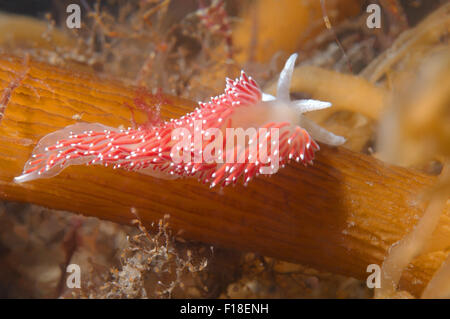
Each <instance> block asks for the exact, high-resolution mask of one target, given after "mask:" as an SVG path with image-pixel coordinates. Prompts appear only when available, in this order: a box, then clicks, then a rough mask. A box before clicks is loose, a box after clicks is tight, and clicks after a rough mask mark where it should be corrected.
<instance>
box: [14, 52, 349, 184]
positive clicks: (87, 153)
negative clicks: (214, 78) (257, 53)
mask: <svg viewBox="0 0 450 319" xmlns="http://www.w3.org/2000/svg"><path fill="white" fill-rule="evenodd" d="M296 58H297V54H293V55H291V56H290V58H289V59H288V60H287V62H286V64H285V66H284V69H283V70H282V72H281V74H280V78H279V81H278V87H277V96H276V97H274V96H272V95H269V94H266V93H263V92H262V91H261V89H260V88H259V86H258V84H257V83H256V82H255V81H254V80H253V79H252V78H251V77H249V76H247V75H246V74H245V72H243V71H242V72H241V77H240V78H238V79H236V80H234V81H233V80H230V79H226V88H225V92H224V94H222V95H220V96H217V97H213V98H211V101H210V102H208V103H203V102H199V107H197V108H196V109H195V110H194V111H193V112H191V113H189V114H186V115H184V116H182V117H181V118H178V119H171V120H170V121H165V122H162V121H161V122H160V123H159V124H155V125H154V126H152V127H140V128H136V129H135V128H128V129H125V130H120V129H117V128H113V127H108V126H105V125H102V124H98V123H77V124H74V125H70V126H67V127H65V128H64V129H62V130H59V131H56V132H53V133H50V134H48V135H46V136H45V137H43V138H42V139H41V140H40V141H39V143H38V144H37V146H36V147H35V149H34V150H33V154H32V156H31V158H30V160H28V162H27V163H26V164H25V167H24V170H23V173H22V175H21V176H18V177H16V178H15V179H14V181H15V182H17V183H22V182H27V181H31V180H34V179H38V178H48V177H52V176H55V175H57V174H59V173H60V172H61V171H62V170H63V169H64V168H65V167H67V166H70V165H79V164H87V165H93V164H101V165H104V166H109V165H110V166H112V167H113V168H120V169H127V170H131V171H136V172H139V173H143V174H148V175H151V176H153V177H157V178H176V177H188V176H192V177H196V178H198V179H199V180H200V181H201V182H203V183H209V184H210V186H211V187H214V186H216V185H221V186H226V185H229V184H233V183H236V182H237V181H238V180H242V181H243V183H244V184H247V183H248V182H249V181H250V180H251V179H252V178H253V177H254V176H257V175H259V174H261V173H263V172H264V173H263V174H269V175H270V174H273V173H275V172H276V171H277V169H278V168H276V169H275V168H274V166H275V165H274V164H275V163H274V162H273V160H272V161H271V159H273V157H269V159H268V161H262V160H259V158H260V154H259V152H260V149H259V148H258V147H252V146H254V145H255V144H256V143H258V144H259V146H261V145H262V144H264V143H263V142H265V144H267V143H268V145H269V150H268V152H269V154H271V153H270V152H272V154H276V155H277V160H278V164H279V166H281V167H283V166H284V165H285V164H286V163H287V162H289V161H291V160H296V161H298V162H302V163H304V164H305V165H306V164H312V160H313V158H314V153H315V152H316V151H317V150H319V145H318V144H317V143H316V142H322V143H326V144H329V145H340V144H342V143H344V142H345V139H344V138H343V137H340V136H336V135H334V134H333V133H331V132H328V131H327V130H325V129H324V128H322V127H320V126H318V125H317V124H315V123H313V122H312V121H311V120H309V119H308V118H306V117H304V116H303V113H305V112H309V111H314V110H319V109H323V108H327V107H330V106H331V103H328V102H322V101H317V100H293V101H292V100H291V99H290V96H289V86H290V82H291V79H292V73H293V70H294V64H295V60H296ZM198 123H199V124H201V125H200V128H199V126H198ZM230 128H242V129H243V130H248V129H254V132H256V133H254V134H253V135H251V134H250V135H249V138H247V139H245V142H244V143H242V142H241V143H240V144H239V143H237V145H234V144H235V143H229V142H230V141H229V140H227V138H226V137H225V139H223V140H219V139H218V134H217V131H216V133H215V134H208V133H209V132H214V131H211V129H216V130H218V131H219V135H222V134H221V133H222V132H225V131H227V129H230ZM261 129H265V130H266V131H263V132H265V133H264V134H261ZM274 129H276V130H277V131H276V132H277V140H276V141H272V140H273V137H274V136H273V135H274V134H272V132H274V131H273V130H274ZM175 131H177V132H178V133H179V135H181V136H183V138H191V137H192V136H194V135H195V134H197V133H199V132H197V131H200V132H201V134H202V144H201V149H200V152H199V151H198V150H195V149H194V143H193V142H190V143H189V144H188V146H189V147H186V144H184V145H185V146H181V147H180V146H177V145H181V144H179V143H180V142H179V141H178V140H177V138H176V136H175V135H174V132H175ZM180 132H181V133H180ZM248 132H251V131H248ZM208 135H209V136H208ZM227 136H228V135H227ZM208 137H209V141H208ZM220 137H221V138H223V137H222V136H220ZM205 138H206V140H207V141H205ZM232 139H233V140H234V139H235V137H234V136H233V137H232ZM218 141H219V143H220V145H221V146H223V151H222V150H219V151H217V150H216V151H214V152H213V153H214V154H215V160H214V161H211V160H209V161H206V160H203V159H201V158H202V156H200V157H199V156H198V155H199V153H202V152H203V151H206V150H207V149H208V147H209V148H211V145H212V144H213V143H214V145H215V146H217V145H218V144H217V142H218ZM228 145H231V146H228ZM180 151H181V152H182V153H184V154H183V156H182V157H181V160H179V159H177V160H176V161H175V160H174V152H180ZM194 153H195V154H194ZM230 153H231V154H233V156H234V157H232V158H234V159H235V160H234V161H227V159H228V157H226V156H227V155H229V154H230ZM187 154H188V155H192V156H188V157H185V155H187ZM199 158H200V160H199ZM277 167H278V166H277ZM264 169H266V170H265V171H264ZM241 177H242V178H241Z"/></svg>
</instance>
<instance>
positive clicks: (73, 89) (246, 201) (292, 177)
mask: <svg viewBox="0 0 450 319" xmlns="http://www.w3.org/2000/svg"><path fill="white" fill-rule="evenodd" d="M0 92H1V95H0V97H1V100H2V101H3V103H4V104H5V105H4V114H3V115H4V116H3V119H2V120H1V122H0V198H1V199H4V200H13V201H25V202H30V203H36V204H39V205H43V206H46V207H50V208H54V209H63V210H68V211H73V212H78V213H82V214H85V215H90V216H96V217H99V218H103V219H108V220H112V221H115V222H119V223H130V221H131V220H132V219H134V218H135V216H134V215H133V214H132V213H131V208H133V207H134V208H135V209H136V210H137V212H138V214H139V215H140V217H141V219H142V220H143V221H144V222H145V223H151V222H154V221H157V220H158V219H160V218H162V217H163V216H164V215H165V214H170V225H171V227H172V228H173V229H174V232H175V233H176V232H179V231H181V235H182V236H183V237H184V238H187V239H195V240H199V241H203V242H207V243H212V244H215V245H220V246H224V247H230V248H236V249H240V250H246V251H254V252H257V253H260V254H263V255H267V256H273V257H277V258H280V259H283V260H288V261H293V262H299V263H304V264H307V265H311V266H313V267H316V268H318V269H323V270H327V271H330V272H334V273H339V274H345V275H348V276H354V277H357V278H361V279H364V278H366V277H367V275H368V274H367V273H366V268H367V266H368V265H369V264H372V263H376V264H379V265H381V263H382V260H383V258H384V256H385V254H386V251H387V249H388V248H389V247H390V246H391V245H392V244H393V243H394V242H396V241H398V240H400V239H401V238H402V237H403V236H404V235H405V234H406V233H407V232H409V231H410V230H411V228H412V227H413V226H414V224H415V223H416V221H417V220H418V217H420V215H421V214H422V213H423V207H422V206H420V205H419V204H418V203H420V199H419V196H420V195H421V194H422V192H423V190H424V189H426V188H427V187H428V186H430V185H432V184H433V183H434V182H435V178H434V177H429V176H426V175H423V174H419V173H417V172H414V171H411V170H407V169H403V168H399V167H394V166H388V165H386V164H384V163H382V162H380V161H378V160H376V159H374V158H372V157H370V156H367V155H363V154H358V153H354V152H351V151H349V150H346V149H345V148H343V147H339V148H330V147H327V146H325V145H321V148H322V149H321V151H319V152H318V153H317V159H316V161H315V164H314V166H312V167H311V166H309V167H304V166H303V165H300V164H296V163H293V164H290V165H287V167H286V168H284V169H281V170H280V171H279V172H278V173H277V174H275V175H274V176H273V177H270V178H267V177H259V178H256V179H255V180H253V181H252V182H251V183H250V184H249V186H247V187H244V186H242V184H241V183H238V185H236V186H235V187H226V188H223V189H220V188H215V189H210V188H209V187H208V185H202V184H200V183H198V182H197V181H196V180H195V179H176V180H163V179H156V178H153V177H150V176H146V175H141V174H138V173H131V172H128V171H124V170H113V169H111V168H105V167H102V166H89V167H87V166H71V167H69V168H67V169H66V170H64V171H63V172H62V173H61V174H60V175H58V176H56V177H54V178H51V179H40V180H36V181H32V182H29V183H23V184H15V183H14V182H13V178H14V177H15V176H18V175H20V174H21V172H22V169H23V165H24V163H25V162H26V160H27V159H28V158H29V156H30V154H31V151H32V149H33V148H34V146H35V145H36V143H37V141H38V140H39V139H40V138H42V137H43V136H45V135H46V134H48V133H50V132H53V131H55V130H58V129H61V128H63V127H65V126H67V125H70V124H74V123H76V122H77V121H85V122H97V123H102V124H105V125H109V126H113V127H119V126H121V125H123V126H129V125H130V119H131V117H132V116H131V114H132V111H131V109H130V107H131V108H134V109H135V106H134V99H135V98H136V97H139V96H141V97H142V91H141V90H139V89H136V88H132V87H127V86H125V85H123V84H121V83H120V82H118V81H113V80H111V79H107V78H100V77H98V76H95V75H93V74H88V73H79V72H77V71H75V70H69V69H67V70H66V69H61V68H56V67H53V66H50V65H47V64H43V63H37V62H33V61H32V60H28V59H22V58H17V57H12V56H0ZM146 103H147V104H153V105H159V106H160V109H161V116H162V117H163V118H164V119H168V118H173V117H179V116H181V115H182V114H185V113H187V112H189V111H190V110H192V109H193V108H194V107H195V105H196V104H195V103H194V102H191V101H187V100H183V99H179V98H176V97H172V96H167V95H162V94H156V95H150V96H149V97H146ZM133 113H135V118H136V120H137V121H138V122H140V123H143V122H144V121H145V119H146V118H145V114H144V113H143V112H142V111H141V110H137V109H135V110H134V111H133ZM449 215H450V214H449V207H448V205H447V210H446V212H445V213H444V214H443V216H442V217H441V220H440V225H439V226H438V229H437V230H436V231H435V234H434V237H433V239H432V241H431V242H430V244H429V248H428V251H430V253H428V254H426V255H424V256H423V257H420V258H419V259H417V260H416V261H415V262H414V264H413V265H412V267H410V268H409V269H408V271H406V272H405V274H404V276H403V281H402V288H403V289H407V290H409V291H411V292H413V293H415V294H418V293H419V292H420V291H421V290H422V289H423V287H424V285H425V284H426V283H427V282H428V280H429V279H430V277H431V275H432V274H433V273H434V271H435V270H436V269H437V268H438V267H439V265H440V263H441V262H442V259H443V258H445V254H444V253H443V252H442V251H440V250H441V249H444V248H445V247H447V244H448V242H447V241H448V238H450V216H449Z"/></svg>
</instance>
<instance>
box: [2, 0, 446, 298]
mask: <svg viewBox="0 0 450 319" xmlns="http://www.w3.org/2000/svg"><path fill="white" fill-rule="evenodd" d="M72 2H76V1H72ZM70 3H71V1H55V2H54V3H52V4H51V5H49V6H48V7H46V8H41V10H37V12H35V13H33V15H34V16H30V15H28V16H25V15H18V14H17V13H16V14H14V13H7V12H0V199H1V200H2V203H1V206H0V269H2V271H1V272H0V296H2V297H24V296H25V297H47V298H49V297H65V298H71V297H75V298H167V297H204V298H217V297H222V298H230V297H231V298H232V297H241V298H244V297H253V298H255V297H265V298H279V297H285V298H315V297H316V298H325V297H332V298H336V297H338V298H347V297H358V298H371V297H375V298H420V297H422V298H448V297H450V275H449V272H450V255H449V249H450V202H449V197H450V167H449V165H450V163H449V155H450V125H449V123H450V103H449V102H450V72H449V71H450V47H449V30H450V4H449V3H448V2H447V1H415V2H414V4H411V3H408V1H397V0H383V1H379V2H377V3H378V4H379V8H380V9H381V10H382V13H383V15H382V19H381V27H380V28H370V27H369V26H368V24H367V23H368V21H369V20H370V19H372V18H373V16H371V12H370V11H367V10H366V8H367V7H368V5H369V4H370V1H362V0H361V1H360V0H341V1H338V0H327V1H316V0H310V1H308V0H305V1H294V0H278V1H273V0H255V1H248V2H242V1H235V0H228V1H221V0H211V1H208V0H204V1H179V0H172V1H170V0H142V1H106V0H105V1H80V2H79V6H80V7H81V8H82V11H81V12H82V19H81V25H80V28H72V29H71V28H69V27H67V23H66V18H67V14H68V13H67V12H66V7H67V5H69V4H70ZM0 9H4V10H7V9H11V8H7V7H6V8H1V7H0ZM286 61H287V62H286ZM242 70H244V71H243V72H242ZM280 74H281V75H280ZM250 75H251V77H250ZM230 79H236V80H230ZM224 87H225V92H224ZM222 92H224V93H223V94H222ZM221 94H222V95H221ZM211 97H213V98H211ZM208 101H209V102H208ZM199 102H200V103H199ZM310 111H314V112H310ZM194 120H201V123H202V124H203V125H204V130H205V132H206V130H207V129H209V128H214V127H215V126H218V131H219V132H220V133H219V132H216V134H217V135H216V136H219V135H220V134H222V133H225V131H226V129H227V128H237V127H240V128H244V129H248V128H255V129H260V128H265V129H274V128H275V129H278V130H279V137H280V139H279V141H280V142H279V143H278V144H271V142H272V140H271V138H272V137H273V136H272V135H271V133H268V132H267V131H265V132H264V134H259V133H258V132H257V131H256V130H255V133H254V135H253V136H250V138H249V139H246V140H243V142H242V143H241V144H238V145H237V146H234V147H233V148H227V147H225V148H224V151H223V152H222V153H220V152H219V153H217V152H216V153H214V152H213V153H214V154H215V155H216V157H215V159H216V160H217V159H220V160H221V161H222V162H220V161H219V162H217V163H213V164H211V163H206V162H200V163H194V162H192V161H190V160H185V161H183V162H181V163H174V162H173V157H172V153H171V150H173V147H174V144H175V141H174V140H172V137H173V135H171V134H172V133H173V131H174V130H176V129H177V128H184V129H186V131H182V132H184V133H183V134H184V136H186V135H187V136H189V135H190V134H192V135H194V134H195V131H196V130H195V127H194V126H190V124H193V122H194ZM208 134H209V133H208ZM258 134H259V135H258ZM182 136H183V135H182ZM261 136H263V137H264V139H263V140H264V141H265V142H267V141H270V143H268V144H269V145H272V146H271V147H269V154H270V153H271V151H272V150H273V149H274V146H277V147H278V146H279V147H280V148H279V152H278V153H277V156H280V162H279V163H280V167H279V168H277V169H274V167H273V165H272V164H273V162H271V161H269V162H265V163H264V162H257V163H255V162H252V161H251V159H253V158H259V156H260V152H259V149H252V148H251V144H252V141H253V140H257V138H259V137H261ZM232 139H233V141H234V137H233V138H232ZM226 140H227V139H225V142H224V141H222V142H221V143H218V144H215V145H216V146H218V145H219V144H220V146H222V145H225V144H226ZM214 141H215V140H211V141H210V142H211V144H213V143H214ZM255 144H256V143H255ZM266 144H267V143H266ZM190 145H191V144H190V143H189V147H188V148H187V149H183V150H184V152H185V153H188V154H192V155H196V153H195V149H191V148H190ZM258 145H259V143H258ZM206 150H207V147H204V148H203V149H201V151H202V153H203V152H206ZM185 153H183V154H185ZM229 153H232V154H233V155H236V158H237V159H239V158H240V157H242V158H243V159H244V161H243V162H242V163H235V164H233V165H228V164H227V163H226V162H225V163H224V162H223V160H224V159H225V158H226V155H227V154H229ZM272 153H273V152H272ZM217 155H218V156H217ZM67 156H69V157H67ZM194 157H195V156H194ZM96 163H97V164H102V165H90V164H96ZM81 164H89V165H81ZM306 164H308V165H306ZM309 164H311V165H309ZM63 168H64V169H63ZM262 168H269V171H268V172H266V173H265V174H264V173H261V174H260V173H259V172H261V169H262ZM22 174H23V175H22ZM21 175H22V176H21ZM18 176H21V177H19V178H18ZM173 176H175V177H177V178H173ZM41 177H46V178H41ZM199 180H200V181H199ZM211 186H212V187H211ZM82 215H84V216H82ZM85 216H89V217H85ZM93 217H96V218H99V219H96V218H93ZM130 225H131V226H133V227H130ZM136 226H137V227H136ZM70 264H79V265H81V267H82V269H88V271H87V272H88V273H89V275H88V276H83V282H82V285H81V286H82V288H79V289H68V288H67V287H66V286H65V282H66V278H67V276H68V275H67V272H66V267H67V266H68V265H70ZM369 265H377V266H379V268H380V271H381V272H380V283H381V287H380V288H376V289H371V288H370V287H367V286H366V280H367V278H368V276H369V275H370V272H368V271H367V269H368V266H369ZM29 283H33V285H30V284H29ZM32 287H35V288H32Z"/></svg>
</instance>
